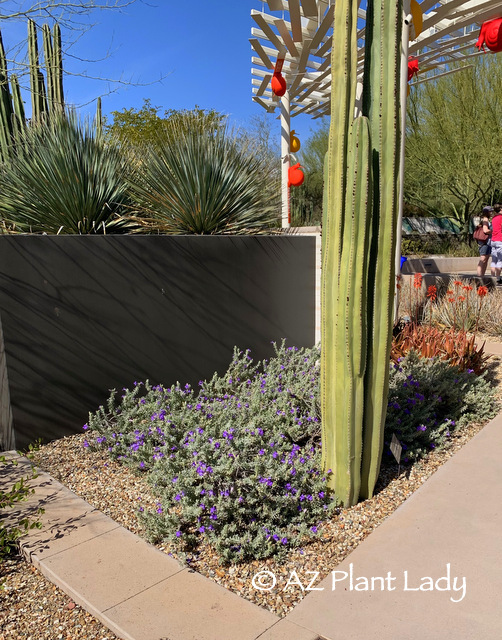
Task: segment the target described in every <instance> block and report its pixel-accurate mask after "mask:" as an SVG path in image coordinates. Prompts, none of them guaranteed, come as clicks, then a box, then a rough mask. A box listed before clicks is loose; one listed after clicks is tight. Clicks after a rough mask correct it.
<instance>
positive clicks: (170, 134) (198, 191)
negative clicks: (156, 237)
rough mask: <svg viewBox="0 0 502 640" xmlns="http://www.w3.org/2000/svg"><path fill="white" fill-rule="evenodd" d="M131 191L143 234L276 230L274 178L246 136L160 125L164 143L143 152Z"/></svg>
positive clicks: (225, 129) (277, 193)
mask: <svg viewBox="0 0 502 640" xmlns="http://www.w3.org/2000/svg"><path fill="white" fill-rule="evenodd" d="M136 166H137V167H138V179H137V180H136V185H135V188H134V193H135V197H136V200H137V204H138V209H139V210H138V217H139V218H141V220H142V224H143V228H144V230H145V231H157V232H160V233H168V234H243V233H263V232H270V230H271V227H272V226H274V225H275V226H277V221H278V212H279V196H280V188H279V175H278V170H271V168H270V166H269V163H267V161H266V159H265V158H264V157H263V155H262V154H261V153H260V151H259V147H257V146H254V145H253V144H252V142H251V141H250V140H248V139H246V138H243V137H240V136H239V135H238V134H237V133H236V132H234V131H232V130H230V129H228V127H226V126H222V127H220V128H218V129H217V130H214V129H213V130H212V131H207V130H204V129H201V128H200V127H192V128H184V127H180V126H179V124H177V123H173V124H170V123H169V122H168V123H166V130H165V140H164V141H160V142H158V143H157V144H156V146H155V148H154V147H150V148H148V149H145V151H144V154H142V158H141V162H140V163H136Z"/></svg>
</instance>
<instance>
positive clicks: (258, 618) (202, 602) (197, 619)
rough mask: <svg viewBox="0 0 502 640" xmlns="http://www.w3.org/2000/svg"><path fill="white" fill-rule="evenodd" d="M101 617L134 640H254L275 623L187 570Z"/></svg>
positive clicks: (267, 614)
mask: <svg viewBox="0 0 502 640" xmlns="http://www.w3.org/2000/svg"><path fill="white" fill-rule="evenodd" d="M104 613H105V615H106V616H107V617H108V618H109V619H110V620H111V621H112V622H113V623H114V624H115V625H117V626H118V628H121V629H125V630H127V632H128V633H129V634H130V635H131V636H132V637H133V638H134V639H135V640H159V638H169V640H189V639H192V638H193V639H194V640H236V639H237V638H238V640H255V638H256V637H259V636H260V635H261V634H262V633H263V632H264V631H265V630H266V629H268V628H269V627H270V626H272V625H273V624H275V623H276V622H277V620H278V618H277V616H275V615H274V614H273V613H271V612H270V611H266V610H265V609H262V608H260V607H257V606H256V605H254V604H253V603H251V602H249V601H248V600H244V599H243V598H240V597H239V596H238V595H236V594H235V593H232V592H230V591H227V590H226V589H225V588H224V587H221V586H220V585H218V584H216V583H214V582H211V581H210V580H208V579H207V578H205V577H204V576H201V575H200V574H198V573H195V572H194V571H192V570H188V569H185V570H183V571H182V572H181V573H179V574H177V575H176V576H175V577H174V578H171V579H169V580H164V581H163V582H161V583H159V584H157V585H155V586H153V587H151V588H150V589H148V590H145V591H143V592H141V593H138V595H136V596H134V597H132V598H130V599H129V600H127V601H125V602H123V603H121V604H120V605H118V606H116V607H113V608H112V609H108V610H106V611H105V612H104ZM111 628H112V630H113V627H111Z"/></svg>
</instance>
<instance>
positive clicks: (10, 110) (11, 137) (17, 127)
mask: <svg viewBox="0 0 502 640" xmlns="http://www.w3.org/2000/svg"><path fill="white" fill-rule="evenodd" d="M42 34H43V47H44V59H45V68H46V77H47V93H46V90H45V80H44V75H43V73H42V71H41V69H40V63H39V53H38V37H37V27H36V24H35V23H34V22H33V20H29V22H28V58H29V72H30V89H31V103H32V105H31V106H32V120H33V121H34V122H37V121H40V120H41V119H42V118H44V117H54V116H59V115H60V114H64V93H63V59H62V50H61V29H60V28H59V25H58V24H55V25H54V28H53V30H52V33H51V30H50V28H49V26H48V25H44V26H43V29H42ZM25 126H26V117H25V112H24V104H23V101H22V98H21V91H20V87H19V82H18V79H17V76H15V75H14V74H13V75H12V76H11V78H10V87H9V79H8V75H7V61H6V57H5V51H4V48H3V44H2V38H1V34H0V161H2V162H7V161H8V159H9V156H10V153H11V150H12V148H13V147H14V146H15V145H18V144H20V141H21V140H22V137H23V136H22V135H21V134H22V132H23V130H24V127H25Z"/></svg>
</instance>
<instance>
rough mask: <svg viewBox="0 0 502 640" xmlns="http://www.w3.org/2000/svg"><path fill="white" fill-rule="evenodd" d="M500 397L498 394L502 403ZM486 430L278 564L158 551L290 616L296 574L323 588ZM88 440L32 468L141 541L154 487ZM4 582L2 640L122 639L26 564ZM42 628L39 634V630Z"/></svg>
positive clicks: (463, 437)
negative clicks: (226, 562)
mask: <svg viewBox="0 0 502 640" xmlns="http://www.w3.org/2000/svg"><path fill="white" fill-rule="evenodd" d="M501 369H502V367H501V363H500V358H498V357H495V358H494V359H493V365H492V371H491V375H492V377H493V379H494V380H495V382H496V383H498V384H499V389H501V387H500V381H501V380H502V376H501V374H502V371H501ZM501 395H502V394H501V393H499V401H500V399H501V398H500V396H501ZM482 428H483V425H482V424H471V425H469V426H468V427H465V428H463V429H462V430H458V431H457V432H455V433H454V434H453V437H452V439H451V441H450V443H449V447H448V448H447V449H444V450H435V451H432V452H431V453H429V454H428V455H427V456H426V457H425V458H424V459H422V460H421V461H419V462H417V463H415V464H414V465H413V466H407V467H401V469H400V473H398V467H397V465H396V464H388V465H386V466H384V467H383V468H382V471H381V474H380V479H379V482H378V485H377V489H376V493H375V496H374V497H373V498H372V499H370V500H366V501H364V502H361V503H359V504H357V505H355V506H354V507H351V508H349V509H340V510H339V511H338V513H337V514H336V516H335V517H333V518H332V519H331V520H330V521H329V522H327V523H326V524H325V525H324V526H323V530H322V537H321V538H320V539H319V540H315V541H313V542H309V543H308V544H307V545H305V547H304V548H302V549H294V550H292V551H290V552H289V554H288V556H287V557H286V559H285V560H282V561H280V562H278V561H275V560H274V559H269V560H266V561H254V562H249V563H246V564H239V565H231V566H222V565H221V564H220V563H219V558H218V556H217V554H216V553H215V552H214V551H213V550H212V549H211V548H210V547H209V546H205V547H201V548H200V549H199V551H198V553H197V554H195V555H190V556H183V555H179V554H177V553H176V551H175V549H174V548H173V547H171V546H170V545H168V544H167V545H157V546H158V547H159V548H160V549H161V550H162V551H164V552H165V553H168V554H171V555H172V556H174V557H176V558H178V559H180V560H181V561H183V562H185V563H186V564H188V565H189V566H191V567H192V568H193V569H195V570H196V571H198V572H199V573H201V574H203V575H205V576H207V577H208V578H210V579H211V580H214V581H215V582H217V583H219V584H221V585H222V586H224V587H225V588H227V589H230V590H232V591H234V592H236V593H238V594H239V595H241V596H242V597H244V598H247V599H249V600H251V601H252V602H254V603H255V604H257V605H260V606H263V607H265V608H267V609H269V610H271V611H273V612H274V613H276V614H277V615H279V616H284V615H286V614H287V613H288V612H289V611H290V610H291V609H292V608H293V607H294V606H295V604H297V603H298V602H299V601H300V600H301V599H302V597H303V595H305V594H304V592H303V591H302V589H301V588H300V586H298V585H291V587H290V588H288V589H286V590H284V586H285V585H286V583H287V581H288V577H289V576H290V575H291V572H292V571H296V572H297V574H298V576H299V578H300V579H301V580H302V582H303V584H304V585H306V584H307V583H308V581H310V578H312V576H313V574H309V573H307V572H309V571H317V572H319V576H318V579H317V581H316V584H317V582H319V581H320V580H321V578H323V577H324V576H326V575H328V574H329V573H330V572H331V571H332V570H333V569H334V568H335V567H336V566H337V565H338V564H339V563H340V562H341V561H342V560H343V559H344V558H345V557H346V556H347V555H348V554H349V553H351V552H352V551H353V550H354V549H355V548H356V547H357V545H358V544H359V543H360V542H362V541H363V540H364V539H365V538H366V537H367V536H368V535H369V534H370V533H371V532H372V531H373V530H374V529H375V528H376V527H377V526H378V525H379V524H380V523H381V522H382V521H383V520H384V519H385V518H387V517H388V516H389V515H390V514H391V513H392V512H393V511H394V510H395V509H396V508H397V507H398V506H399V505H400V504H402V503H403V502H404V500H406V499H407V498H408V497H409V496H410V495H411V494H412V493H413V492H414V491H415V490H416V489H418V488H419V487H420V486H421V485H422V484H423V483H424V482H425V481H426V480H427V478H429V477H430V476H431V475H432V474H433V473H434V472H435V471H436V470H437V469H438V468H439V467H440V466H441V465H442V464H444V463H445V462H446V461H447V460H448V459H449V458H450V457H451V456H452V455H453V454H454V453H455V452H456V451H458V450H459V449H460V448H461V447H462V446H463V445H464V444H466V443H467V442H468V441H469V440H470V439H471V438H472V437H473V436H474V435H476V433H478V432H479V431H480V430H481V429H482ZM86 437H89V434H88V433H87V434H81V435H75V436H70V437H67V438H63V439H61V440H57V441H55V442H52V443H49V444H47V445H44V446H42V447H41V448H40V449H39V450H38V451H36V452H34V453H33V454H32V458H33V462H34V464H35V465H36V466H38V467H39V468H41V469H42V470H44V471H46V472H47V473H49V474H50V475H52V476H53V477H54V478H56V479H57V480H59V481H60V482H62V483H63V484H64V485H66V486H67V487H68V488H69V489H71V490H72V491H74V492H75V493H76V494H78V495H79V496H81V497H82V498H84V499H85V500H86V501H87V502H89V503H90V504H91V505H92V506H94V507H96V508H97V509H100V510H101V511H102V512H104V513H105V514H107V515H108V516H110V517H111V518H113V519H114V520H115V521H116V522H117V523H119V524H120V525H122V526H124V527H125V528H127V529H129V530H130V531H132V532H133V533H135V534H137V535H140V536H141V535H143V534H144V531H143V530H142V528H141V526H140V525H139V523H138V520H137V517H136V513H137V511H138V508H139V506H143V508H145V509H146V508H148V507H154V506H155V504H156V500H155V497H154V496H153V494H152V492H151V489H150V487H149V485H148V484H147V483H146V481H145V480H144V479H143V478H142V477H140V476H136V475H135V474H133V473H132V472H131V471H129V470H128V469H127V468H124V467H121V466H120V465H119V464H118V463H117V462H114V461H112V460H110V459H109V458H108V457H107V455H106V454H105V453H104V452H101V451H89V449H86V448H84V446H83V442H84V440H85V438H86ZM263 570H267V571H271V572H273V573H274V574H275V575H276V577H277V585H276V587H275V588H273V589H271V590H269V591H260V590H257V589H256V588H255V587H254V586H253V584H252V579H253V576H254V575H255V574H257V573H258V572H260V571H263ZM0 581H2V582H3V589H2V590H0V600H1V608H0V640H7V639H9V640H10V639H11V638H12V639H15V638H31V639H32V640H42V639H44V640H45V638H50V639H51V640H56V639H59V638H64V639H65V640H70V639H73V638H89V639H94V638H96V639H98V640H115V638H116V636H114V635H113V634H112V633H111V632H110V631H108V630H107V629H106V628H105V627H103V626H102V625H101V624H100V623H99V622H98V621H96V620H95V619H93V618H92V617H91V616H90V615H89V614H87V613H85V611H83V610H82V609H81V608H80V607H78V606H77V605H75V604H74V603H73V602H71V601H70V599H69V597H68V596H66V595H65V594H64V593H62V592H61V591H60V590H59V589H57V588H56V587H54V586H53V585H51V584H50V583H48V582H47V581H46V580H45V578H44V577H43V576H42V575H41V574H40V573H39V572H38V571H37V570H35V569H34V568H33V567H32V566H31V565H29V564H27V563H26V562H24V561H23V560H22V559H19V558H17V559H12V560H9V561H7V562H6V563H4V566H3V567H2V568H1V569H0ZM316 584H313V585H312V586H316ZM38 628H40V629H41V631H40V632H38V631H35V630H36V629H38Z"/></svg>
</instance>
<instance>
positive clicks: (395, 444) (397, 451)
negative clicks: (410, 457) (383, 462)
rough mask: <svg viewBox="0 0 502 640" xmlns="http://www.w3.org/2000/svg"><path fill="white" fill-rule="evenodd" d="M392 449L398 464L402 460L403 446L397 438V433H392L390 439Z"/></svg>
mask: <svg viewBox="0 0 502 640" xmlns="http://www.w3.org/2000/svg"><path fill="white" fill-rule="evenodd" d="M390 450H391V451H392V455H393V456H394V458H395V459H396V461H397V464H399V463H400V462H401V451H402V450H403V447H402V445H401V443H400V442H399V440H398V439H397V438H396V434H395V433H393V434H392V440H391V441H390Z"/></svg>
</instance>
